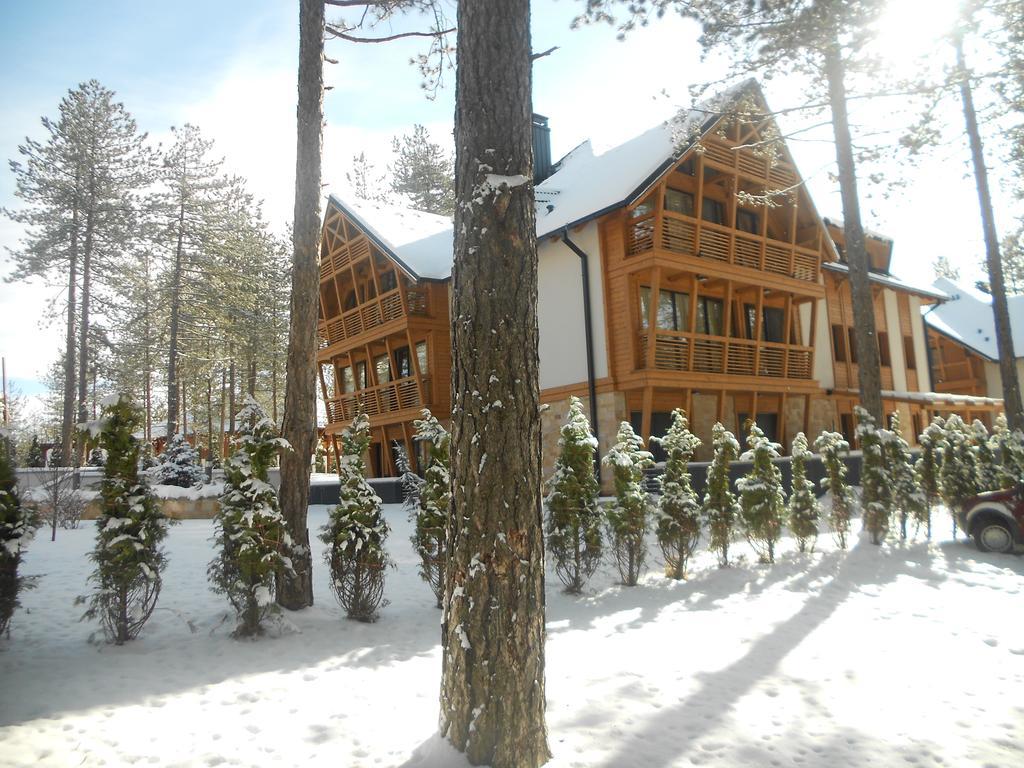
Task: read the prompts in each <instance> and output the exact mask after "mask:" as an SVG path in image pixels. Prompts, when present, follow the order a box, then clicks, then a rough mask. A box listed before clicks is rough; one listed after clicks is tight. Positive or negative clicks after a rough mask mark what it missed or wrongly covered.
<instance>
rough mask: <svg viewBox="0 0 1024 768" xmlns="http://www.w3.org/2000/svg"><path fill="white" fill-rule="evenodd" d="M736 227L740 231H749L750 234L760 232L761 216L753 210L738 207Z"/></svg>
mask: <svg viewBox="0 0 1024 768" xmlns="http://www.w3.org/2000/svg"><path fill="white" fill-rule="evenodd" d="M736 229H738V230H740V231H741V232H750V233H751V234H752V235H759V234H761V217H760V216H758V215H757V214H756V213H755V212H754V211H748V210H747V209H746V208H740V209H739V210H737V211H736Z"/></svg>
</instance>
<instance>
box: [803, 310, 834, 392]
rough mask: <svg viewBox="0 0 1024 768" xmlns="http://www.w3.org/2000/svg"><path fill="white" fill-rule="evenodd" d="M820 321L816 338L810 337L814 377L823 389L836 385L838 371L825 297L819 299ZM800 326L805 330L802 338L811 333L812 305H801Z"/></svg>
mask: <svg viewBox="0 0 1024 768" xmlns="http://www.w3.org/2000/svg"><path fill="white" fill-rule="evenodd" d="M817 312H818V322H817V327H816V328H815V329H814V338H813V339H810V344H811V346H813V347H814V378H815V380H816V381H817V382H818V383H819V384H820V385H821V388H822V389H833V388H834V387H835V385H836V372H835V370H834V369H833V367H832V340H831V339H830V338H829V335H830V330H829V325H828V306H827V305H826V304H825V300H824V299H819V300H818V308H817ZM800 326H801V330H802V331H803V335H802V337H801V338H804V339H807V338H808V337H809V336H810V335H811V305H810V303H804V304H801V305H800Z"/></svg>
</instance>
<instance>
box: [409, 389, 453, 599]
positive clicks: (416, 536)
mask: <svg viewBox="0 0 1024 768" xmlns="http://www.w3.org/2000/svg"><path fill="white" fill-rule="evenodd" d="M422 415H423V418H421V419H419V420H418V421H416V422H414V423H413V426H415V427H416V440H417V441H418V442H422V443H426V444H427V445H429V446H430V463H429V464H428V465H427V471H426V472H425V473H424V477H423V481H422V486H421V487H420V489H419V494H418V499H417V503H416V506H415V507H413V508H412V514H413V516H414V520H413V523H414V525H415V527H414V529H413V535H412V544H413V547H415V549H416V554H418V555H419V556H420V577H421V578H422V579H423V580H424V581H425V582H427V584H429V585H430V588H431V590H433V592H434V597H435V598H436V600H437V607H438V608H440V607H441V604H442V600H443V598H444V569H445V562H446V560H447V558H446V554H447V548H448V538H447V536H448V510H449V508H450V506H451V436H450V435H449V434H448V430H446V429H445V428H444V427H442V426H441V423H440V422H439V421H438V420H437V419H436V418H434V416H433V414H431V413H430V411H429V410H428V409H427V408H424V409H423V412H422Z"/></svg>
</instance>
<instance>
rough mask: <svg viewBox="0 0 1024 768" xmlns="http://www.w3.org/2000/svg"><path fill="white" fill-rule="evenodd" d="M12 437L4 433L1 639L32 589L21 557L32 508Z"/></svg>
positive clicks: (0, 448)
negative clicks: (24, 498)
mask: <svg viewBox="0 0 1024 768" xmlns="http://www.w3.org/2000/svg"><path fill="white" fill-rule="evenodd" d="M8 439H9V438H8V436H7V434H6V433H5V432H4V431H3V430H0V636H2V635H3V634H4V633H5V632H7V627H8V624H9V623H10V621H11V616H12V615H13V614H14V610H15V609H16V608H17V607H18V606H19V602H18V594H19V593H20V592H21V591H22V590H23V589H26V588H27V587H30V586H31V585H32V583H31V580H29V579H27V578H25V577H24V576H20V575H18V567H19V566H20V565H21V555H22V552H23V551H24V547H25V544H26V543H27V542H28V540H29V538H30V537H31V534H32V525H31V518H30V514H29V508H28V507H26V506H25V505H24V504H22V502H21V497H20V495H19V494H18V479H17V477H16V476H15V474H14V467H12V466H11V461H10V458H9V457H10V452H9V451H8V450H7V446H6V443H7V442H8Z"/></svg>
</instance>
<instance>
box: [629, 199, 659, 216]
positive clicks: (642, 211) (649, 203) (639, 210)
mask: <svg viewBox="0 0 1024 768" xmlns="http://www.w3.org/2000/svg"><path fill="white" fill-rule="evenodd" d="M651 213H654V201H653V200H651V199H650V198H648V199H647V200H644V201H643V202H642V203H640V204H638V205H637V207H636V208H634V209H633V211H632V213H630V216H631V217H632V218H634V219H640V218H643V217H644V216H647V215H648V214H651Z"/></svg>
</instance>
